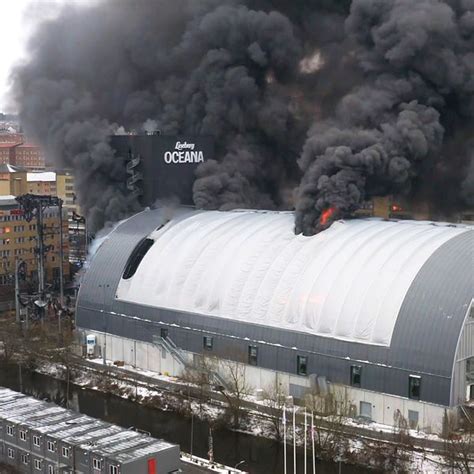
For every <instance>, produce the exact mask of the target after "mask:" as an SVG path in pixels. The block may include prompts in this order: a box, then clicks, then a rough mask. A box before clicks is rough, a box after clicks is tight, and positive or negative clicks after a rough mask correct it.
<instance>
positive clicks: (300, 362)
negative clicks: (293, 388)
mask: <svg viewBox="0 0 474 474" xmlns="http://www.w3.org/2000/svg"><path fill="white" fill-rule="evenodd" d="M296 372H297V374H298V375H308V358H307V357H306V356H297V357H296Z"/></svg>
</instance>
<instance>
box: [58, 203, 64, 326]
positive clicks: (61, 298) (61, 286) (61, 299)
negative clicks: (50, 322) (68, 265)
mask: <svg viewBox="0 0 474 474" xmlns="http://www.w3.org/2000/svg"><path fill="white" fill-rule="evenodd" d="M58 201H59V202H58V205H59V260H60V264H59V304H60V306H61V309H62V308H63V307H64V273H63V272H64V269H63V265H64V254H63V200H62V199H59V200H58ZM59 319H61V316H59Z"/></svg>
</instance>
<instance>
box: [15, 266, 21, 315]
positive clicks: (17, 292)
mask: <svg viewBox="0 0 474 474" xmlns="http://www.w3.org/2000/svg"><path fill="white" fill-rule="evenodd" d="M20 265H21V261H20V260H19V259H16V260H15V321H16V323H17V324H20V281H19V278H18V270H19V268H20Z"/></svg>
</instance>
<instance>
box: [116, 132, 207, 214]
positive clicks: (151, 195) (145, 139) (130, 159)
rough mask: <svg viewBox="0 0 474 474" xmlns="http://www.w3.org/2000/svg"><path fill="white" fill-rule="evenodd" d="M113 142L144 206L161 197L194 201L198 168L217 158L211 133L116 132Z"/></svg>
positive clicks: (130, 186) (129, 183)
mask: <svg viewBox="0 0 474 474" xmlns="http://www.w3.org/2000/svg"><path fill="white" fill-rule="evenodd" d="M110 144H111V146H112V148H113V149H114V150H115V152H116V154H117V155H118V156H119V157H121V158H122V159H123V160H124V166H125V167H126V172H127V182H126V183H124V184H126V187H127V189H128V193H129V194H131V195H133V196H135V197H136V198H137V199H138V200H139V202H140V204H142V205H143V206H144V207H145V206H151V205H153V204H155V203H156V201H157V200H159V199H174V200H177V201H178V202H179V203H180V204H183V205H192V204H193V192H192V189H193V183H194V180H195V172H196V169H197V167H198V166H199V165H200V164H201V163H204V162H205V161H208V160H210V159H212V158H214V142H213V139H212V138H211V137H208V136H194V137H190V136H168V135H160V134H151V135H114V136H112V137H111V139H110Z"/></svg>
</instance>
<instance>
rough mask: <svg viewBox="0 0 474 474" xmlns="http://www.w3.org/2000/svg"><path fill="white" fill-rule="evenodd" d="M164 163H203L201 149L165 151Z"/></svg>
mask: <svg viewBox="0 0 474 474" xmlns="http://www.w3.org/2000/svg"><path fill="white" fill-rule="evenodd" d="M164 158H165V163H166V164H168V165H169V164H171V163H175V164H177V163H203V162H204V155H203V153H202V151H167V152H165V155H164Z"/></svg>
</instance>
